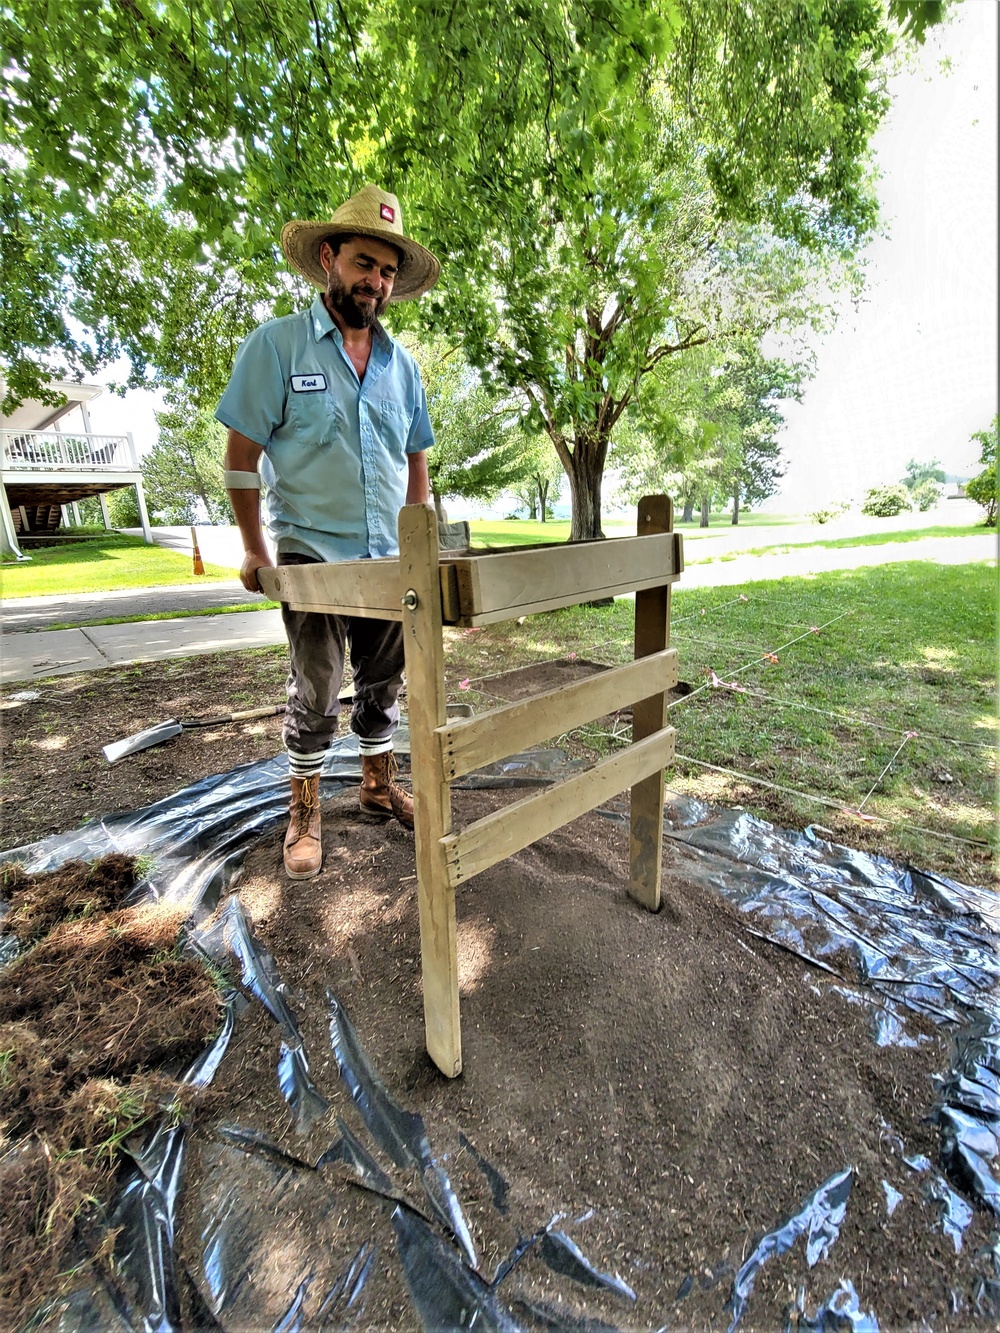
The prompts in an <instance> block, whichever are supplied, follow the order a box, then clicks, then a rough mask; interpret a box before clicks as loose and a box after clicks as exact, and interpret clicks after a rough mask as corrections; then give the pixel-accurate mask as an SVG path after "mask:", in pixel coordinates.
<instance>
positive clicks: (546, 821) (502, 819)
mask: <svg viewBox="0 0 1000 1333" xmlns="http://www.w3.org/2000/svg"><path fill="white" fill-rule="evenodd" d="M674 747H675V732H674V728H673V727H663V728H662V729H661V730H660V731H656V732H654V733H653V735H652V736H647V737H646V738H645V740H641V741H637V742H636V743H635V744H634V745H630V746H629V748H628V749H627V750H619V751H618V753H617V754H612V755H608V757H607V758H606V759H602V760H600V761H599V762H598V763H596V764H594V765H593V766H592V767H590V768H588V769H586V770H585V771H584V772H582V773H574V774H573V776H572V777H569V778H564V779H563V781H562V782H557V783H555V784H554V785H553V786H551V787H545V788H544V789H543V790H542V791H540V792H537V793H535V794H534V795H532V796H525V797H523V798H522V799H521V800H520V801H515V802H514V803H513V804H512V805H507V806H505V807H504V808H503V809H502V810H497V811H495V812H494V813H493V814H492V815H487V816H486V817H485V819H478V820H477V821H476V822H475V823H474V824H469V825H468V827H467V828H464V829H463V830H462V831H461V832H460V833H449V834H447V835H446V836H445V837H443V838H442V839H441V846H442V848H443V849H444V854H445V860H446V863H447V869H448V882H449V884H450V885H451V887H452V888H454V887H455V886H456V885H458V884H461V883H462V882H463V880H467V879H471V878H472V876H473V875H478V874H479V873H480V872H481V871H483V870H487V869H488V868H489V867H490V866H492V865H496V863H497V862H498V861H503V860H505V859H506V858H507V857H508V856H513V855H514V853H515V852H519V851H521V850H522V849H523V848H525V847H529V846H530V845H531V843H533V842H537V841H538V839H539V838H544V837H545V836H546V835H547V834H549V833H553V832H555V830H556V829H559V828H562V827H563V825H564V824H568V823H569V822H570V821H571V820H573V819H577V818H579V816H580V815H585V814H586V813H587V811H588V810H593V809H594V808H595V807H596V806H598V805H600V804H601V803H602V802H604V801H607V800H610V799H611V797H612V796H617V795H618V794H619V792H623V791H624V790H625V789H626V787H631V786H632V785H633V784H634V783H637V782H641V781H642V779H643V778H648V777H649V776H650V775H651V774H653V773H657V772H660V771H662V769H663V768H664V767H665V766H666V765H667V764H669V763H670V761H671V760H672V759H673V757H674Z"/></svg>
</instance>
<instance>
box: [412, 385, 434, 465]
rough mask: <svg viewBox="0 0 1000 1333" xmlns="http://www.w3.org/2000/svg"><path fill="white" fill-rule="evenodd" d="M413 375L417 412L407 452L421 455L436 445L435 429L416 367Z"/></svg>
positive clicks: (414, 416) (413, 419)
mask: <svg viewBox="0 0 1000 1333" xmlns="http://www.w3.org/2000/svg"><path fill="white" fill-rule="evenodd" d="M413 374H414V394H415V397H416V404H415V406H416V411H415V412H414V414H413V418H412V420H411V421H410V433H409V435H408V436H407V440H406V452H407V453H408V454H419V453H423V451H424V450H425V449H429V448H430V447H431V445H432V444H433V443H434V428H433V427H432V426H431V419H430V415H429V414H428V411H427V395H426V394H425V393H424V385H423V381H422V380H421V378H420V371H419V370H418V369H417V367H416V366H414V368H413Z"/></svg>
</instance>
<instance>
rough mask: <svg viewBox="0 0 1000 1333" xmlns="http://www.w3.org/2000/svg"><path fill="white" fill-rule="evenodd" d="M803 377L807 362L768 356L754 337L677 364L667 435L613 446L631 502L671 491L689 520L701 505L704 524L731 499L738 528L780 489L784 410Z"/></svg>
mask: <svg viewBox="0 0 1000 1333" xmlns="http://www.w3.org/2000/svg"><path fill="white" fill-rule="evenodd" d="M806 371H807V368H806V366H805V365H804V364H791V363H788V362H786V361H784V360H783V359H781V358H777V357H771V358H768V357H765V356H764V354H763V353H762V351H761V349H760V345H759V342H758V341H756V340H755V339H753V338H743V339H739V340H735V339H734V340H730V341H728V342H724V343H723V345H722V346H721V347H716V348H714V349H710V348H705V349H704V350H703V352H702V354H701V355H700V356H699V357H698V358H697V359H695V358H685V360H684V361H679V362H678V363H677V364H676V366H675V367H674V368H673V374H672V376H671V378H670V381H669V382H670V399H671V402H672V403H673V405H674V412H673V414H672V415H671V416H670V417H669V418H666V417H664V418H663V419H662V426H663V429H661V430H658V431H657V432H656V433H655V434H654V433H652V432H643V431H641V430H640V431H636V432H634V433H633V434H632V435H631V436H625V437H624V438H621V437H620V439H619V443H618V444H617V445H616V452H615V454H614V455H613V457H614V459H615V461H623V462H624V477H625V493H626V495H627V496H628V498H629V499H631V500H636V499H638V498H639V497H640V496H641V495H643V494H645V493H648V492H649V491H650V490H656V489H663V488H666V489H669V490H672V491H673V492H674V493H675V494H676V495H677V497H678V499H679V500H680V501H681V503H682V505H683V506H684V512H685V515H686V516H687V517H688V518H690V515H691V513H692V512H693V508H694V505H695V504H699V505H700V506H701V509H702V515H703V523H704V525H706V526H707V514H708V512H709V510H710V509H711V507H712V506H713V505H715V504H717V503H721V502H724V501H725V500H727V499H731V500H732V502H733V521H734V522H737V521H738V519H739V511H740V507H741V505H746V506H749V507H752V506H753V505H755V504H759V503H760V502H761V501H762V500H765V499H767V497H768V496H770V495H773V494H774V493H775V491H776V490H777V489H778V481H779V479H780V478H781V477H782V476H783V475H784V468H783V466H782V463H781V447H780V445H779V443H778V440H777V432H778V430H779V429H780V428H781V426H782V425H783V424H784V418H783V416H782V414H781V410H780V406H779V405H780V403H781V401H782V400H785V399H798V398H799V397H800V396H801V392H802V388H801V384H802V380H803V378H804V377H805V374H806Z"/></svg>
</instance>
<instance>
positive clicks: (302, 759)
mask: <svg viewBox="0 0 1000 1333" xmlns="http://www.w3.org/2000/svg"><path fill="white" fill-rule="evenodd" d="M286 753H287V755H288V776H289V777H292V778H311V777H315V775H316V774H317V773H320V772H322V770H323V760H324V759H325V758H326V751H325V750H314V751H313V753H312V754H297V753H296V752H295V751H294V750H287V751H286Z"/></svg>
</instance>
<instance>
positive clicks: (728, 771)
mask: <svg viewBox="0 0 1000 1333" xmlns="http://www.w3.org/2000/svg"><path fill="white" fill-rule="evenodd" d="M674 757H675V759H678V760H681V761H682V762H683V763H685V764H694V765H695V766H696V767H698V768H708V769H711V771H712V772H713V773H722V774H724V775H725V776H726V777H730V778H740V779H741V780H742V781H743V782H750V783H753V784H754V786H757V787H768V788H770V790H771V791H780V792H782V793H784V795H786V796H797V797H799V798H800V799H801V800H804V801H813V802H815V803H816V804H817V805H825V806H827V807H828V808H829V809H831V810H838V811H840V812H841V813H842V814H847V815H851V814H856V813H857V812H856V811H854V810H851V809H849V808H848V807H847V806H845V805H844V802H843V801H834V800H832V799H831V798H830V797H829V796H817V795H816V794H815V793H813V792H808V791H800V790H799V789H798V788H797V787H786V786H783V785H782V784H781V783H780V782H770V781H768V779H767V778H758V777H754V775H753V774H752V773H741V772H740V771H739V770H738V769H735V768H723V767H722V765H721V764H709V763H707V762H706V761H705V760H704V759H695V758H693V757H692V756H691V755H689V754H678V755H675V756H674ZM864 818H865V819H870V820H874V821H875V822H876V823H879V824H886V825H888V826H889V827H890V828H895V829H908V830H909V831H910V832H911V833H925V834H927V836H928V837H931V838H944V839H945V840H946V841H947V842H963V843H966V844H968V845H969V846H970V847H989V845H990V844H989V843H988V842H987V841H986V839H985V838H963V837H962V836H961V835H960V834H958V833H942V832H941V830H940V829H933V828H924V827H923V826H922V825H921V824H908V823H906V822H905V821H903V820H893V819H887V818H886V817H885V815H865V816H864Z"/></svg>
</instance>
